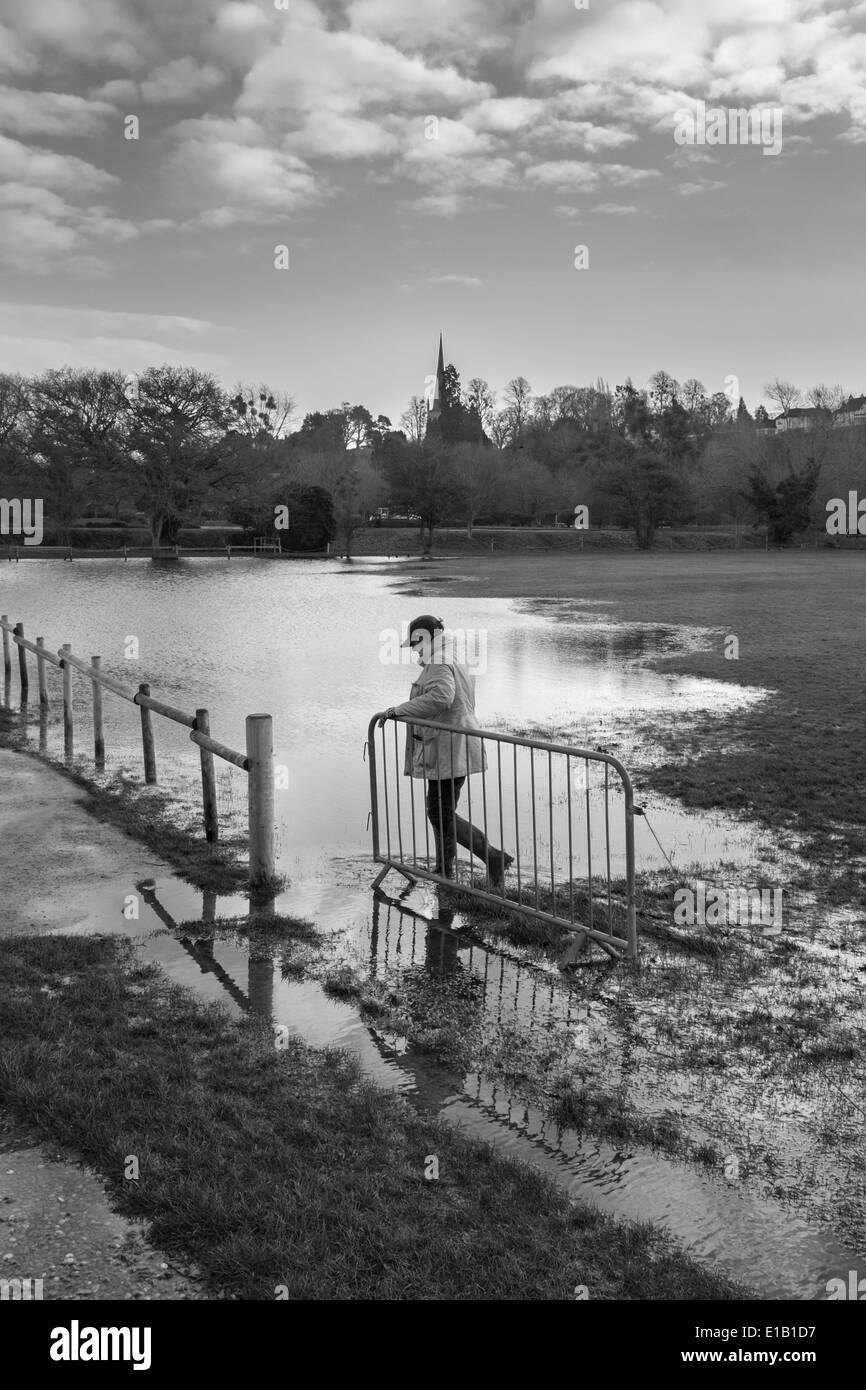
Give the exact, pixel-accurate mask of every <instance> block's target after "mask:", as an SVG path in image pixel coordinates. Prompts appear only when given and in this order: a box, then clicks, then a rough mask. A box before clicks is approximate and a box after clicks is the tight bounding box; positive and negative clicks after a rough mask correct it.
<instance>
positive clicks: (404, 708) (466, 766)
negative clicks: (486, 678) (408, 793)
mask: <svg viewBox="0 0 866 1390" xmlns="http://www.w3.org/2000/svg"><path fill="white" fill-rule="evenodd" d="M394 713H395V714H398V715H400V716H401V718H409V719H411V718H412V716H413V715H414V717H415V718H416V719H435V720H436V721H437V723H440V724H448V725H449V726H450V727H452V728H454V729H477V728H479V724H478V720H477V719H476V718H475V678H474V676H470V674H469V672H468V671H467V670H466V667H465V666H462V665H461V664H460V662H459V661H450V662H443V661H436V660H433V661H432V662H430V663H429V665H427V666H423V667H422V668H421V671H420V674H419V676H418V679H417V680H416V681H415V683H414V685H413V686H412V689H411V691H410V692H409V699H408V700H406V701H404V703H403V704H402V705H395V706H394ZM486 766H487V757H486V754H485V752H484V743H483V741H482V740H481V739H480V738H471V737H467V736H465V735H459V734H451V733H446V731H445V730H444V729H416V728H415V727H414V725H412V724H407V726H406V756H405V759H404V763H403V772H404V774H405V775H406V776H407V777H427V778H430V779H431V780H438V781H444V780H447V779H448V778H450V777H465V776H466V774H467V773H469V772H482V771H483V770H484V768H486Z"/></svg>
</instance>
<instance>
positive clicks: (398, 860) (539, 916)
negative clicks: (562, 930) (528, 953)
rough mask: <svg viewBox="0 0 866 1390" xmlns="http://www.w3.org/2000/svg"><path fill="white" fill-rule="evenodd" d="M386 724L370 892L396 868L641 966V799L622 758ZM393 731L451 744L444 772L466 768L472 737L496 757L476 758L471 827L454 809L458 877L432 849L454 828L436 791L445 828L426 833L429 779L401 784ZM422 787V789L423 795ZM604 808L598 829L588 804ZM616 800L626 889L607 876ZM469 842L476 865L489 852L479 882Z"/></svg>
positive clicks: (376, 753) (432, 725)
mask: <svg viewBox="0 0 866 1390" xmlns="http://www.w3.org/2000/svg"><path fill="white" fill-rule="evenodd" d="M389 723H392V724H393V731H394V732H393V739H392V738H391V736H390V733H389V732H387V731H386V729H387V726H386V727H383V728H382V729H380V730H378V734H379V738H378V741H377V721H376V718H375V717H374V718H373V719H372V720H371V721H370V727H369V730H368V747H369V751H370V805H371V823H372V830H373V858H374V860H375V861H376V863H378V864H382V865H383V866H384V867H383V869H382V871H381V873H380V874H379V875H378V877H377V878H376V880H375V885H374V886H376V887H378V885H379V884H380V883H381V882H382V880H383V879H384V877H385V875H386V874H387V873H388V872H389V871H390V870H391V869H396V870H397V871H398V872H399V873H401V874H403V876H404V877H405V878H408V879H410V880H412V879H417V878H426V879H432V880H433V881H434V882H436V883H441V884H443V885H445V886H449V885H450V886H452V887H458V886H459V889H460V891H461V892H467V893H469V894H471V896H472V897H474V898H478V899H479V900H482V901H485V902H491V903H497V904H499V905H500V906H501V905H503V904H504V905H506V906H507V907H509V908H510V909H512V910H514V911H516V912H519V913H520V914H521V915H522V916H525V917H528V918H530V919H532V920H535V921H539V922H544V923H548V924H552V925H554V926H557V927H567V928H570V929H571V930H572V931H573V932H574V933H575V938H576V940H577V941H578V942H582V943H583V944H586V942H587V941H593V942H595V943H596V944H597V945H598V946H600V947H601V948H602V949H603V950H604V951H606V952H607V953H608V955H611V956H613V957H615V958H617V959H618V958H621V957H623V956H627V957H628V958H629V959H630V960H637V956H638V947H637V926H636V921H635V904H634V815H635V808H634V793H633V790H632V785H631V779H630V778H629V775H628V773H627V771H626V769H625V768H624V767H623V765H622V763H620V762H619V760H618V759H617V758H614V757H613V756H612V755H611V754H610V753H606V752H604V751H603V750H601V749H595V750H590V749H586V748H570V747H567V746H565V745H563V744H555V743H546V742H543V741H541V740H539V739H531V738H521V737H519V736H517V735H512V734H499V733H492V732H490V731H489V730H485V729H475V730H464V729H455V728H454V727H453V726H452V725H448V724H443V723H439V722H437V721H435V720H418V719H416V720H412V721H411V722H410V721H408V720H404V719H400V718H396V717H395V718H393V719H392V720H389ZM398 723H402V724H405V725H406V726H407V728H406V737H407V738H408V739H410V740H411V739H413V738H415V737H418V738H421V739H422V740H423V741H424V743H426V745H427V747H428V748H429V747H430V746H431V743H432V742H433V739H432V738H431V735H435V739H436V740H437V742H441V741H442V740H444V739H446V737H447V739H448V741H449V756H448V758H447V759H445V763H446V766H451V767H454V766H458V767H459V766H463V765H465V762H463V761H462V760H463V759H467V760H468V753H469V747H470V745H469V740H470V739H473V740H477V741H478V742H479V743H480V744H481V750H482V754H486V751H487V749H488V747H489V748H490V757H489V759H488V758H487V757H486V756H482V758H481V759H480V761H482V762H489V764H490V766H489V767H487V768H486V769H485V771H484V772H480V773H476V774H472V775H470V776H469V777H467V778H466V783H465V804H466V810H467V815H468V821H466V820H463V818H462V817H461V816H460V815H458V814H457V812H456V810H454V809H453V808H452V824H451V827H450V829H451V831H452V835H451V837H450V838H451V839H452V840H453V841H454V842H456V843H454V846H453V847H454V853H455V864H454V879H453V880H452V879H451V878H450V876H448V877H446V876H445V874H444V873H442V872H440V871H439V860H438V856H437V850H438V847H439V846H441V845H442V844H443V843H444V841H445V839H446V830H447V827H446V826H443V825H442V824H441V816H442V811H441V805H442V799H441V794H440V799H439V800H438V804H439V806H440V824H439V825H438V826H437V825H435V824H434V825H433V826H432V827H431V824H430V822H429V820H428V818H427V812H426V807H427V804H428V802H427V793H428V788H429V786H430V782H431V781H433V779H428V778H427V777H426V776H425V777H424V778H415V777H411V778H407V779H405V781H404V779H403V757H402V750H401V749H400V747H399V738H398V733H397V725H398ZM428 731H430V732H429V733H428ZM377 742H378V746H377ZM461 745H462V746H461ZM612 774H615V780H614V778H613V777H612ZM473 778H476V779H477V778H480V779H481V785H480V788H479V787H477V785H476V789H475V790H474V791H473V787H472V783H473ZM593 778H594V779H595V781H594V783H593ZM416 785H418V786H423V792H424V795H423V796H422V795H421V794H420V792H418V791H416ZM401 789H402V790H401ZM434 795H435V783H434ZM446 800H447V798H446ZM599 800H603V815H600V816H599V818H598V820H596V821H594V820H593V815H592V810H593V802H594V801H595V802H598V801H599ZM613 800H616V801H619V802H621V812H622V821H621V826H622V851H623V853H624V861H625V863H624V867H625V873H624V876H623V879H622V883H621V884H620V885H619V886H618V887H617V888H616V889H615V888H614V880H613V877H612V872H611V866H612V840H611V830H612V826H613V827H614V828H616V825H615V821H614V815H615V814H616V812H615V811H614V810H613V809H612V801H613ZM473 803H474V811H473ZM491 826H492V831H491V829H490V827H491ZM431 829H432V831H433V837H432V838H433V845H432V847H431ZM491 833H492V834H493V835H494V836H496V837H497V840H498V845H499V846H500V847H501V848H502V849H503V850H506V849H507V850H508V852H509V853H512V852H513V855H514V859H515V864H514V870H513V875H512V877H513V878H514V879H515V880H516V893H514V892H510V891H508V889H507V888H506V884H505V882H504V880H503V879H501V878H500V876H499V875H498V873H497V868H498V864H499V862H501V861H500V860H499V850H498V849H497V850H494V849H492V846H491V845H490V844H489V843H487V842H488V841H489V835H490V834H491ZM383 842H384V843H383ZM467 844H470V845H472V846H473V851H474V852H475V853H476V855H478V848H477V846H480V847H481V855H478V857H479V858H481V856H482V855H483V856H485V858H484V860H483V862H484V864H485V882H484V885H483V886H481V885H480V884H479V883H478V882H477V881H476V879H475V877H474V876H473V872H472V853H471V852H469V851H468V850H467V857H466V859H465V860H464V861H463V863H461V862H460V858H459V847H460V846H461V845H462V846H464V847H466V846H467ZM485 845H486V848H485ZM431 848H432V849H433V853H432V854H431ZM530 854H531V861H530V859H529V855H530ZM491 863H492V864H493V870H492V871H491ZM599 866H600V867H599ZM461 871H462V872H461Z"/></svg>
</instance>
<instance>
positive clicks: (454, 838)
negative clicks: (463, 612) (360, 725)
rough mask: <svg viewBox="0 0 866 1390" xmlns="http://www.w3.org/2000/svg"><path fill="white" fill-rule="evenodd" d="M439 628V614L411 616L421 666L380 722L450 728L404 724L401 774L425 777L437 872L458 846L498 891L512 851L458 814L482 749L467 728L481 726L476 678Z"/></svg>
mask: <svg viewBox="0 0 866 1390" xmlns="http://www.w3.org/2000/svg"><path fill="white" fill-rule="evenodd" d="M444 630H445V629H444V624H443V622H442V619H441V618H434V617H432V616H431V614H429V613H422V614H421V615H420V617H417V618H413V620H412V622H411V623H410V625H409V636H408V638H407V640H406V641H405V642H404V643H403V646H404V647H410V648H411V649H412V651H413V652H414V653H415V655H416V656H417V657H418V661H419V662H420V665H421V672H420V674H419V676H418V679H417V680H416V681H415V682H414V684H413V686H412V689H411V691H410V693H409V699H408V700H406V701H404V703H403V704H401V705H392V706H391V707H390V708H389V709H387V710H385V711H384V713H383V714H380V715H379V716H378V724H379V727H380V728H381V727H382V726H383V725H384V723H385V721H386V720H388V719H394V718H398V719H408V720H411V719H412V718H413V717H414V718H416V719H429V720H434V721H436V722H437V723H441V724H445V725H447V726H448V728H447V729H426V728H420V729H417V728H415V727H414V726H413V725H412V724H408V725H407V728H406V756H405V761H404V765H403V772H404V775H405V776H407V777H417V778H424V780H425V781H426V783H427V818H428V820H429V821H430V824H431V826H432V827H433V839H434V841H435V844H436V870H435V871H436V873H438V874H441V875H442V876H443V877H444V878H453V877H454V860H455V856H456V852H457V845H458V844H459V845H462V846H463V848H464V849H468V850H471V852H472V854H474V855H475V856H476V858H478V859H480V860H481V861H482V862H483V863H484V864H485V866H486V868H487V874H488V878H489V881H490V884H491V886H492V887H494V888H496V889H498V890H502V889H503V887H504V879H505V873H506V870H507V869H508V868H509V867H510V866H511V864H513V862H514V859H513V857H512V856H511V855H510V854H506V853H505V851H504V850H503V849H495V848H493V846H491V844H490V842H489V840H488V839H487V837H486V836H485V835H484V833H483V831H481V830H480V829H479V828H478V827H477V826H474V825H472V824H470V822H469V821H467V820H464V819H463V817H462V816H458V815H457V803H458V801H459V800H460V793H461V792H462V790H463V785H464V783H465V781H466V778H467V777H468V776H470V775H471V774H472V773H473V772H483V771H484V770H485V768H486V767H487V755H486V753H485V751H484V742H483V739H481V738H473V737H472V736H471V734H467V733H466V732H465V731H466V730H471V729H477V728H478V727H479V724H478V720H477V719H476V717H475V679H474V677H473V676H472V675H470V673H469V671H468V670H467V669H466V667H465V666H464V665H463V664H462V662H459V661H455V660H454V659H453V656H451V655H447V656H446V654H445V652H444V650H443V636H444ZM451 729H453V730H455V732H453V733H452V732H450V730H451ZM456 730H460V731H461V732H460V733H457V732H456Z"/></svg>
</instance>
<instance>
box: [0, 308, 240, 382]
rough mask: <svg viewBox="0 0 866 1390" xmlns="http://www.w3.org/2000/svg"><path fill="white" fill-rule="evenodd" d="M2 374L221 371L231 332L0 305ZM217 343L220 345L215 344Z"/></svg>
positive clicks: (145, 318)
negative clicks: (171, 367)
mask: <svg viewBox="0 0 866 1390" xmlns="http://www.w3.org/2000/svg"><path fill="white" fill-rule="evenodd" d="M0 322H2V324H3V331H2V332H0V370H5V371H20V372H24V373H31V372H41V371H45V370H47V369H48V368H49V367H57V366H59V365H61V364H66V365H68V366H71V367H95V368H117V367H120V368H121V369H122V370H123V371H144V370H145V369H146V368H147V367H152V366H158V365H161V364H162V363H170V364H175V365H179V366H181V365H182V366H191V367H198V368H199V369H200V370H201V371H213V372H219V371H220V370H221V369H222V368H223V367H224V365H225V362H226V357H225V355H224V353H223V352H222V351H220V348H219V346H218V344H219V343H220V342H221V341H222V342H225V343H226V344H227V343H228V330H227V329H225V328H223V327H222V326H221V325H219V324H215V323H210V322H208V321H206V320H203V319H194V318H185V317H182V316H178V315H174V314H142V313H132V312H124V311H113V310H106V309H90V308H81V309H78V308H70V307H68V306H65V305H64V306H60V305H21V304H13V303H7V304H2V305H0ZM215 344H216V346H215Z"/></svg>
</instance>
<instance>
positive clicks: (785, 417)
mask: <svg viewBox="0 0 866 1390" xmlns="http://www.w3.org/2000/svg"><path fill="white" fill-rule="evenodd" d="M829 415H830V411H829V410H827V408H826V407H825V406H822V405H794V406H792V407H791V409H790V410H785V411H783V412H782V414H781V415H777V416H776V418H775V420H774V422H773V423H774V425H775V427H776V429H777V430H813V429H814V428H815V426H816V425H820V424H822V423H823V422H824V421H826V420H827V419H828V417H829Z"/></svg>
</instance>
